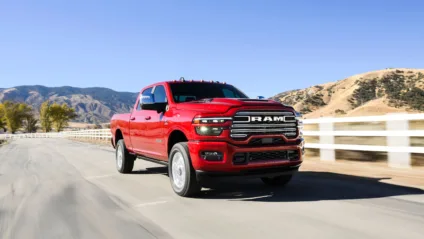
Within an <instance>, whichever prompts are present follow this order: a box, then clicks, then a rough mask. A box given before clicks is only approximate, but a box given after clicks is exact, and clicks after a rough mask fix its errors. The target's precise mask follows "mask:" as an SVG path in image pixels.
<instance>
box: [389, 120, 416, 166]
mask: <svg viewBox="0 0 424 239" xmlns="http://www.w3.org/2000/svg"><path fill="white" fill-rule="evenodd" d="M394 114H396V113H392V114H388V115H394ZM386 130H387V131H397V130H409V121H408V120H388V121H386ZM386 140H387V146H388V147H409V146H410V144H409V136H387V139H386ZM388 161H389V167H392V168H410V167H411V153H409V152H388Z"/></svg>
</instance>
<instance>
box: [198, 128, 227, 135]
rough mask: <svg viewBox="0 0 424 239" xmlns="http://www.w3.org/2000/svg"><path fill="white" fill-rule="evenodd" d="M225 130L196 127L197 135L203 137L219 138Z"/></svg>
mask: <svg viewBox="0 0 424 239" xmlns="http://www.w3.org/2000/svg"><path fill="white" fill-rule="evenodd" d="M223 130H224V128H223V127H215V126H196V133H197V134H199V135H203V136H218V135H220V134H221V133H222V131H223Z"/></svg>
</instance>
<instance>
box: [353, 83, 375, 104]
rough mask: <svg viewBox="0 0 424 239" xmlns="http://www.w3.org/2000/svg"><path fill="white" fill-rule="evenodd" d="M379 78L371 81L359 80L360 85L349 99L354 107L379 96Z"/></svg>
mask: <svg viewBox="0 0 424 239" xmlns="http://www.w3.org/2000/svg"><path fill="white" fill-rule="evenodd" d="M377 83H378V82H377V79H376V78H374V79H372V80H369V81H357V84H358V85H359V87H358V88H357V89H356V90H355V91H354V92H353V95H352V98H350V99H349V102H350V104H351V105H352V106H353V107H358V106H361V105H363V104H365V103H366V102H368V101H370V100H373V99H375V98H377Z"/></svg>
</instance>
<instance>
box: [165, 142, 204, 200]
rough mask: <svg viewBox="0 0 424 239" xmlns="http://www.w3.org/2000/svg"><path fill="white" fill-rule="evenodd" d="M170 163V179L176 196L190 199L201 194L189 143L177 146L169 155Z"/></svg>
mask: <svg viewBox="0 0 424 239" xmlns="http://www.w3.org/2000/svg"><path fill="white" fill-rule="evenodd" d="M168 162H169V166H168V174H169V179H170V180H171V185H172V189H173V190H174V192H175V193H176V194H178V195H180V196H182V197H190V196H194V195H196V194H197V193H199V192H200V189H201V188H200V186H199V184H198V182H197V179H196V173H195V172H194V169H193V167H192V165H191V159H190V154H189V151H188V146H187V143H185V142H183V143H178V144H175V145H174V146H173V147H172V149H171V152H170V154H169V160H168Z"/></svg>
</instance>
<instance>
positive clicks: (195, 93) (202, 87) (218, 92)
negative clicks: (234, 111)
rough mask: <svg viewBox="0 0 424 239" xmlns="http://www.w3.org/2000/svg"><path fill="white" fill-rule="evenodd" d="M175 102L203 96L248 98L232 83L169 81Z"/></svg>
mask: <svg viewBox="0 0 424 239" xmlns="http://www.w3.org/2000/svg"><path fill="white" fill-rule="evenodd" d="M170 87H171V91H172V95H173V97H174V101H175V102H176V103H180V102H188V101H193V100H201V99H205V98H249V97H247V96H246V95H245V94H244V93H243V92H241V91H240V90H238V89H237V88H235V87H234V86H232V85H226V84H220V83H203V82H185V83H179V82H177V83H170Z"/></svg>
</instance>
